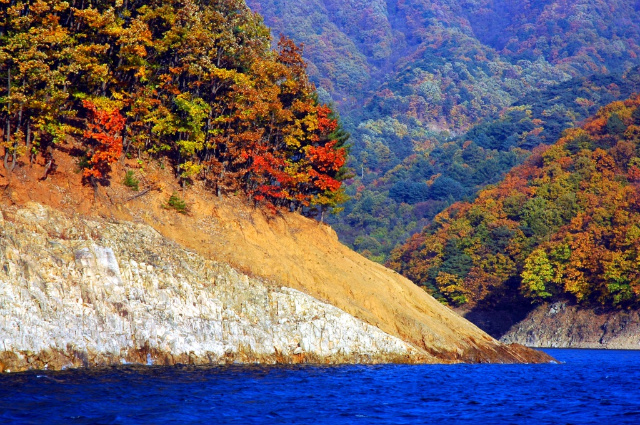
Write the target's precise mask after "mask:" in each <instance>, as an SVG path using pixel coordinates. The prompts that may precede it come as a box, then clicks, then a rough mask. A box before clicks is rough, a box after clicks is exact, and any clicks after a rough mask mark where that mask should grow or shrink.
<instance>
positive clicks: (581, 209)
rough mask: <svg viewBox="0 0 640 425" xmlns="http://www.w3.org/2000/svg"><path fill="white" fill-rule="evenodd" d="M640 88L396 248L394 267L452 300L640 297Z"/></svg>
mask: <svg viewBox="0 0 640 425" xmlns="http://www.w3.org/2000/svg"><path fill="white" fill-rule="evenodd" d="M639 224H640V96H635V97H633V98H631V99H630V100H627V101H624V102H621V101H618V102H614V103H611V104H610V105H608V106H606V107H604V108H602V109H601V110H600V111H599V112H598V113H597V114H596V115H595V116H594V117H592V118H590V119H589V120H587V121H586V123H585V124H584V125H583V126H582V127H580V128H573V129H569V130H567V131H565V132H564V134H563V135H562V137H561V138H560V139H559V140H558V141H557V142H556V143H555V144H554V145H552V146H546V147H544V148H538V149H536V150H535V151H534V153H533V155H532V156H531V157H530V158H529V159H528V160H527V161H526V162H525V164H523V165H521V166H519V167H516V168H515V169H514V170H512V171H511V172H510V173H509V174H508V175H507V176H506V178H505V179H504V180H503V181H502V182H500V183H499V184H497V185H495V186H491V187H489V188H487V189H485V190H483V191H481V192H480V193H479V195H478V198H477V199H476V200H475V201H474V202H473V203H465V202H463V203H455V204H453V205H452V206H451V207H449V208H447V209H446V210H445V211H443V212H442V213H440V214H439V215H438V216H437V217H436V219H435V220H434V222H433V223H432V224H430V225H429V226H427V227H426V228H425V229H424V230H423V231H422V232H421V233H420V234H417V235H415V236H413V237H412V238H411V239H410V240H409V241H408V242H407V243H406V244H405V245H404V246H403V247H400V248H398V249H396V250H395V251H394V252H393V254H392V256H391V259H390V261H389V265H390V266H392V267H393V268H394V269H396V270H397V271H399V272H402V273H403V274H405V275H406V276H408V277H409V278H411V279H413V280H414V281H415V282H416V283H418V284H420V285H423V286H424V287H425V288H426V289H427V290H429V291H431V292H432V293H433V294H434V295H436V296H438V297H440V298H443V299H444V300H446V301H447V302H449V303H452V304H456V305H462V304H466V305H468V306H474V305H477V304H479V303H483V304H484V307H490V305H487V303H490V302H492V301H496V302H502V301H504V300H505V299H514V298H517V297H524V298H526V299H528V300H530V301H531V302H537V301H542V300H557V299H571V300H573V301H576V302H580V303H585V304H591V305H605V306H609V307H612V306H623V307H624V306H627V307H629V306H637V305H638V304H639V303H640V274H639V269H638V264H639V263H640V227H638V226H639Z"/></svg>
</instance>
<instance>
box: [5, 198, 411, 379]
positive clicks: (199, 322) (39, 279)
mask: <svg viewBox="0 0 640 425" xmlns="http://www.w3.org/2000/svg"><path fill="white" fill-rule="evenodd" d="M0 217H5V218H4V219H2V218H0V224H1V225H2V233H1V237H0V264H1V266H2V270H1V271H0V343H1V344H2V346H1V347H0V351H4V354H3V355H2V360H0V370H3V369H4V370H12V369H13V370H19V369H24V368H28V367H37V368H41V367H53V368H60V367H65V366H77V365H95V364H108V363H118V362H134V361H143V362H148V363H160V364H173V363H175V362H184V363H203V362H206V363H209V362H227V361H232V360H235V361H237V360H243V361H256V360H258V361H263V362H275V361H287V362H296V361H303V360H315V361H325V362H341V361H363V362H380V361H393V360H395V361H415V360H416V358H417V354H418V351H417V350H416V349H414V348H413V347H411V346H410V345H409V344H407V343H405V342H403V341H401V340H400V339H398V338H396V337H393V336H390V335H387V334H385V333H384V332H382V331H380V330H379V329H377V328H375V327H373V326H371V325H368V324H366V323H364V322H362V321H361V320H358V319H356V318H354V317H353V316H350V315H348V314H346V313H345V312H343V311H341V310H339V309H338V308H336V307H333V306H331V305H328V304H325V303H322V302H319V301H318V300H316V299H314V298H312V297H310V296H308V295H305V294H303V293H301V292H299V291H297V290H295V289H290V288H284V287H276V286H274V285H270V284H268V283H266V282H264V281H263V280H261V279H259V278H251V277H248V276H246V275H243V274H241V273H238V272H237V271H236V270H234V269H232V268H231V267H229V266H228V265H224V264H218V263H215V262H212V261H207V260H204V259H203V258H202V257H200V256H199V255H197V254H195V253H193V252H189V251H186V250H184V249H182V248H180V247H179V246H177V245H176V244H175V243H173V242H171V241H169V240H167V239H166V238H164V237H162V236H161V235H159V234H158V233H157V232H156V231H154V230H153V229H151V228H150V227H149V226H146V225H139V224H133V223H126V222H125V223H110V222H104V221H94V220H84V219H81V218H79V217H67V216H65V215H64V214H61V213H59V212H56V211H54V210H51V209H49V208H46V207H44V206H42V205H39V204H34V203H31V204H28V205H27V206H26V208H21V209H10V210H5V211H4V213H3V215H0Z"/></svg>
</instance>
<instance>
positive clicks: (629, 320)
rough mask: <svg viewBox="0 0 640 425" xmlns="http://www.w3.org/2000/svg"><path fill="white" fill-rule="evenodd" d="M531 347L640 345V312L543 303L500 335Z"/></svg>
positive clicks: (617, 347) (614, 346)
mask: <svg viewBox="0 0 640 425" xmlns="http://www.w3.org/2000/svg"><path fill="white" fill-rule="evenodd" d="M500 340H501V341H503V342H505V343H514V342H515V343H520V344H525V345H527V346H530V347H558V348H614V349H625V350H634V349H635V350H638V349H640V312H638V311H637V310H603V309H587V308H578V307H577V306H575V305H571V304H569V303H566V302H556V303H552V304H548V303H545V304H542V305H540V306H538V307H536V308H535V309H534V310H533V311H531V312H530V313H529V314H528V315H527V317H525V318H524V319H523V320H522V321H520V322H518V323H516V324H515V325H514V326H513V327H512V328H511V329H509V331H508V332H507V333H506V334H505V335H504V336H502V338H500Z"/></svg>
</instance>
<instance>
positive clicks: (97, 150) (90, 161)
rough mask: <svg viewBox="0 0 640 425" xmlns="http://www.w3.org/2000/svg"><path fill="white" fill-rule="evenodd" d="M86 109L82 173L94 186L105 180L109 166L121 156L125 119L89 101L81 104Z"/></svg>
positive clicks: (114, 110) (117, 113)
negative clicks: (84, 159) (85, 162)
mask: <svg viewBox="0 0 640 425" xmlns="http://www.w3.org/2000/svg"><path fill="white" fill-rule="evenodd" d="M82 104H83V105H84V107H85V108H86V109H87V113H88V116H87V128H86V130H85V131H84V134H83V136H84V138H85V143H86V145H87V165H86V167H85V168H84V170H83V171H82V173H83V176H84V178H85V179H87V180H88V181H90V182H91V183H92V184H95V182H96V179H102V178H105V177H106V176H107V175H108V173H109V171H111V164H113V163H114V162H116V161H117V160H118V158H120V155H121V154H122V135H121V134H120V132H121V131H122V130H123V129H124V124H125V119H124V117H123V116H122V114H120V111H118V110H117V109H109V110H103V109H99V108H98V107H97V106H96V104H95V103H94V102H93V101H91V100H84V101H83V102H82Z"/></svg>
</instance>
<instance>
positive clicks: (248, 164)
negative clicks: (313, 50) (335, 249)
mask: <svg viewBox="0 0 640 425" xmlns="http://www.w3.org/2000/svg"><path fill="white" fill-rule="evenodd" d="M273 47H275V49H272V45H271V39H270V33H269V30H268V28H267V27H266V26H264V24H263V23H262V19H261V18H260V16H258V15H257V14H254V13H253V12H251V11H250V10H249V9H248V8H247V7H246V5H245V3H244V1H242V0H211V1H205V0H186V1H174V0H152V1H141V0H140V1H135V0H133V1H125V2H122V1H110V0H98V1H94V2H91V3H89V2H79V1H72V2H66V1H62V0H24V1H21V0H8V1H3V2H2V7H1V8H0V81H1V82H2V83H1V84H0V122H1V123H2V125H1V130H0V136H1V146H2V149H3V151H2V155H3V158H4V173H5V176H8V177H10V175H11V173H12V172H13V171H14V170H15V168H16V167H22V166H28V165H29V164H30V163H32V162H35V161H40V162H42V163H43V164H44V163H46V164H47V166H46V171H45V174H44V176H42V179H46V178H47V176H48V174H50V173H51V172H55V170H56V166H57V164H55V162H54V160H53V158H54V155H53V154H52V152H53V150H56V149H63V150H65V151H66V152H68V153H69V154H71V155H74V156H76V157H77V164H78V170H79V172H82V173H83V176H84V179H85V182H86V183H87V184H91V185H93V186H95V187H98V186H99V185H101V184H102V185H107V184H109V178H110V170H111V166H112V165H113V164H114V163H115V162H116V161H118V160H119V159H121V158H123V157H128V158H137V159H138V162H139V164H144V163H146V162H149V161H159V162H160V163H162V164H163V165H164V164H167V165H169V166H170V167H172V169H173V170H174V171H175V175H176V178H177V179H178V180H179V181H180V182H181V183H182V184H183V186H186V185H188V184H191V183H193V182H194V181H196V180H199V181H204V182H205V184H206V186H207V187H209V188H210V189H211V190H212V191H215V192H217V193H218V194H220V193H223V192H237V191H241V192H245V193H246V194H247V195H248V196H249V197H250V198H251V199H253V200H254V201H255V202H256V203H260V204H266V205H267V206H269V207H270V208H272V209H273V208H275V207H285V206H286V207H287V208H291V209H295V208H300V209H307V210H308V209H309V208H315V207H318V208H320V209H323V210H324V209H326V208H331V207H333V206H335V205H336V204H337V203H339V202H340V201H342V200H343V199H344V195H343V190H342V188H341V181H342V180H343V179H344V177H345V168H344V164H345V158H346V148H345V147H344V146H343V145H344V143H345V141H346V138H347V137H346V135H345V134H344V132H342V130H341V128H340V126H339V124H338V121H337V119H336V117H335V115H334V113H333V111H332V110H331V108H329V107H327V106H325V105H322V104H319V103H318V101H317V96H316V94H315V89H314V86H313V85H312V84H311V83H310V82H309V80H308V77H307V74H306V65H305V63H304V62H303V60H302V58H301V56H300V52H301V50H300V48H299V47H298V46H297V45H296V44H294V43H293V42H292V41H291V40H289V39H287V38H284V37H283V38H281V39H280V41H279V43H278V44H277V47H276V46H273Z"/></svg>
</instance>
